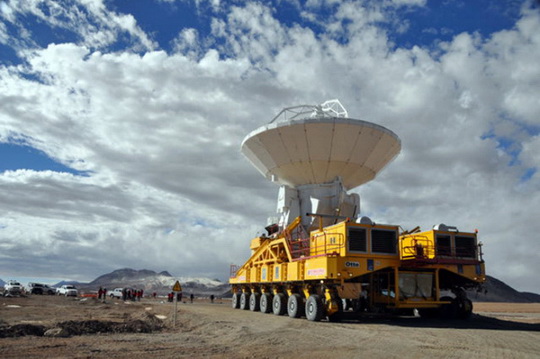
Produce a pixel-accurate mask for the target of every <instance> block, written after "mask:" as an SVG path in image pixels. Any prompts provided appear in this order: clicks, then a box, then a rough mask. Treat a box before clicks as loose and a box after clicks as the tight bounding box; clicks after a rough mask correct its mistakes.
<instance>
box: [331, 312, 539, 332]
mask: <svg viewBox="0 0 540 359" xmlns="http://www.w3.org/2000/svg"><path fill="white" fill-rule="evenodd" d="M341 323H351V324H363V325H369V324H389V325H394V326H401V327H407V328H441V329H449V328H454V329H484V330H512V331H516V330H517V331H533V332H539V331H540V324H533V323H522V322H514V321H510V320H501V319H497V318H492V317H486V316H483V315H480V314H473V315H472V316H471V318H469V319H467V320H458V319H455V320H443V319H426V318H419V317H412V316H411V317H392V318H369V317H363V318H355V319H353V318H347V319H344V320H342V322H341Z"/></svg>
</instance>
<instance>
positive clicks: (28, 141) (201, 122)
mask: <svg viewBox="0 0 540 359" xmlns="http://www.w3.org/2000/svg"><path fill="white" fill-rule="evenodd" d="M537 4H538V3H537V2H535V1H511V0H508V1H497V2H494V1H487V0H478V1H451V0H448V1H424V0H386V1H340V2H334V1H329V0H310V1H296V0H289V1H286V0H285V1H284V0H281V1H273V2H251V1H219V0H200V1H189V0H145V1H101V0H94V1H85V2H82V1H81V2H79V1H51V0H44V1H38V0H36V1H0V88H2V89H3V90H2V91H0V185H1V187H2V191H1V192H0V196H1V198H0V203H1V204H0V278H2V279H4V280H7V279H10V277H44V276H45V277H51V278H66V279H80V280H92V279H94V278H95V277H97V276H99V275H101V274H103V273H105V272H108V271H112V270H114V269H117V268H121V267H132V268H136V269H141V268H142V267H145V268H148V269H152V270H156V271H158V272H159V271H162V270H168V271H169V272H171V273H173V274H174V275H189V276H197V275H200V276H209V277H211V278H221V279H222V280H226V276H227V274H228V265H229V264H230V263H242V262H243V261H244V260H245V259H246V258H247V256H248V254H249V249H248V245H247V243H249V240H250V238H251V237H252V236H254V235H255V234H256V233H257V232H261V231H262V228H263V227H264V226H265V224H266V217H267V216H269V215H272V212H273V211H274V210H275V209H274V208H275V196H276V193H277V187H276V186H275V185H273V184H272V183H269V182H267V181H266V180H265V179H264V178H262V177H260V176H259V174H258V173H257V171H256V170H255V169H254V168H252V167H251V166H250V164H249V163H248V162H247V161H246V160H245V159H244V158H242V156H241V154H240V152H239V146H240V143H241V142H242V139H243V138H244V136H245V135H247V134H248V133H249V132H251V131H252V130H254V129H255V128H257V127H259V126H261V125H263V124H265V123H267V122H269V121H270V120H271V119H272V118H273V117H274V116H275V114H277V113H278V112H279V111H280V110H281V109H282V108H284V107H288V106H294V105H297V104H303V103H312V104H318V103H322V102H324V101H325V100H328V99H332V98H339V99H340V101H341V103H342V104H343V105H344V106H345V108H346V109H347V110H348V113H349V115H350V116H351V117H353V118H360V119H363V120H367V121H372V122H374V123H377V124H380V125H383V126H385V127H388V128H389V129H391V130H392V131H394V132H395V133H396V134H398V136H400V138H401V140H402V146H403V149H402V153H401V154H400V156H399V157H398V158H397V159H396V160H395V161H394V162H393V163H392V164H391V165H390V166H388V168H387V169H385V171H383V172H382V173H381V175H380V176H379V177H378V178H376V179H375V180H374V181H372V182H371V183H369V184H366V185H365V186H361V187H360V188H358V189H355V190H354V191H356V192H358V193H359V194H360V195H361V197H362V210H363V212H364V213H363V214H368V215H369V216H371V217H372V218H373V219H374V220H375V221H377V222H386V223H395V224H400V225H402V226H403V227H404V228H409V227H410V228H412V227H415V226H416V225H421V226H422V227H423V228H429V227H430V226H431V225H434V224H436V223H441V222H444V223H446V224H449V225H456V226H458V227H459V228H464V230H466V229H471V230H472V229H474V228H479V229H480V235H481V236H482V240H483V241H484V243H485V247H484V250H485V252H486V260H487V261H488V262H487V268H488V271H489V273H490V274H492V275H494V276H496V277H498V278H500V279H502V280H504V281H506V282H508V283H509V284H510V285H513V286H515V287H517V288H518V289H522V290H530V291H536V292H540V282H539V280H538V278H536V277H535V276H534V275H533V274H531V273H533V272H534V271H532V270H531V268H534V269H536V270H538V269H540V268H539V267H538V264H537V260H536V256H535V255H533V254H532V253H536V252H537V250H539V249H540V248H539V246H540V244H539V241H538V240H537V239H536V238H534V237H531V235H530V234H531V233H539V231H540V227H538V226H539V225H540V224H538V221H537V219H536V217H537V214H536V213H535V210H534V205H533V204H534V203H538V202H539V201H540V198H539V197H538V196H539V194H538V193H539V192H540V191H538V190H539V189H540V188H539V187H540V183H539V182H540V181H539V174H538V166H539V160H538V155H537V154H538V151H540V138H539V133H540V120H539V117H540V103H539V100H538V98H537V93H538V90H539V86H540V85H539V84H540V81H539V80H540V70H539V68H538V66H537V58H539V57H540V39H539V36H540V35H539V34H540V31H539V30H540V17H539V9H538V5H537ZM194 224H195V225H194ZM508 238H519V239H520V240H519V241H517V240H513V241H512V242H511V243H509V241H508ZM517 258H519V260H518V261H516V259H517ZM208 259H211V260H210V262H211V264H210V265H208V264H207V263H208ZM509 262H512V263H515V262H517V263H516V264H513V265H512V266H511V267H510V268H509V267H508V265H507V264H505V263H509ZM43 273H45V274H43Z"/></svg>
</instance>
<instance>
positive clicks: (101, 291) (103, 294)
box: [98, 287, 107, 299]
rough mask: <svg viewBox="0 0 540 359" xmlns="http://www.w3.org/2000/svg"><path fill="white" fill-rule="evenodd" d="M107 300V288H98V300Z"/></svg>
mask: <svg viewBox="0 0 540 359" xmlns="http://www.w3.org/2000/svg"><path fill="white" fill-rule="evenodd" d="M105 298H107V288H101V287H99V290H98V299H105Z"/></svg>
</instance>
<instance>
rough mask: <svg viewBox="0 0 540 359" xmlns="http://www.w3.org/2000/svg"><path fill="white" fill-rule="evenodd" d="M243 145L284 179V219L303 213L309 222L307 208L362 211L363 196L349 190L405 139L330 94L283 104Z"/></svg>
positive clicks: (276, 178)
mask: <svg viewBox="0 0 540 359" xmlns="http://www.w3.org/2000/svg"><path fill="white" fill-rule="evenodd" d="M241 150H242V153H243V154H244V155H245V156H246V157H247V158H248V159H249V161H250V162H251V163H252V164H253V166H255V168H257V170H259V172H261V174H262V175H263V176H265V177H266V178H267V179H269V180H271V181H273V182H277V183H279V184H280V185H281V188H280V193H279V197H278V214H280V216H281V219H280V221H279V225H280V226H286V225H287V224H288V223H289V222H290V221H291V220H294V218H295V216H302V218H303V221H302V223H303V224H305V225H306V227H309V226H310V225H311V221H312V220H313V219H312V217H309V218H308V217H307V216H305V214H306V213H308V212H310V213H317V214H335V212H336V211H337V212H339V213H340V215H341V216H346V217H355V216H357V215H358V213H359V211H360V198H359V196H358V195H357V194H354V193H353V194H347V192H346V191H347V190H350V189H353V188H355V187H358V186H360V185H362V184H364V183H366V182H369V181H371V180H372V179H374V178H375V176H376V175H377V173H379V172H380V171H381V170H382V169H383V168H384V167H385V166H386V165H387V164H388V163H390V162H391V161H392V160H393V159H394V158H395V157H396V156H397V155H398V154H399V152H400V150H401V140H400V139H399V137H398V136H397V135H396V134H395V133H393V132H392V131H390V130H389V129H387V128H385V127H383V126H380V125H377V124H374V123H371V122H367V121H362V120H356V119H351V118H349V117H348V112H347V110H345V108H344V107H343V105H342V104H341V103H340V102H339V100H329V101H326V102H324V103H322V104H320V105H299V106H293V107H287V108H284V109H283V110H281V112H279V113H278V115H277V116H275V117H274V118H273V119H272V121H270V123H268V124H267V125H264V126H262V127H260V128H258V129H256V130H255V131H253V132H251V133H250V134H249V135H247V136H246V138H245V139H244V141H243V142H242V147H241ZM329 212H331V213H329ZM287 213H288V214H287ZM285 214H286V215H285ZM284 216H285V217H286V218H284Z"/></svg>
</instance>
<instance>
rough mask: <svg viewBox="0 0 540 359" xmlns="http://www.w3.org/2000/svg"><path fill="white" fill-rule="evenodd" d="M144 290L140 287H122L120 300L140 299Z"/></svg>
mask: <svg viewBox="0 0 540 359" xmlns="http://www.w3.org/2000/svg"><path fill="white" fill-rule="evenodd" d="M143 294H144V291H143V290H142V289H132V288H124V289H122V300H124V301H125V300H133V301H138V302H140V301H141V298H142V297H143Z"/></svg>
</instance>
